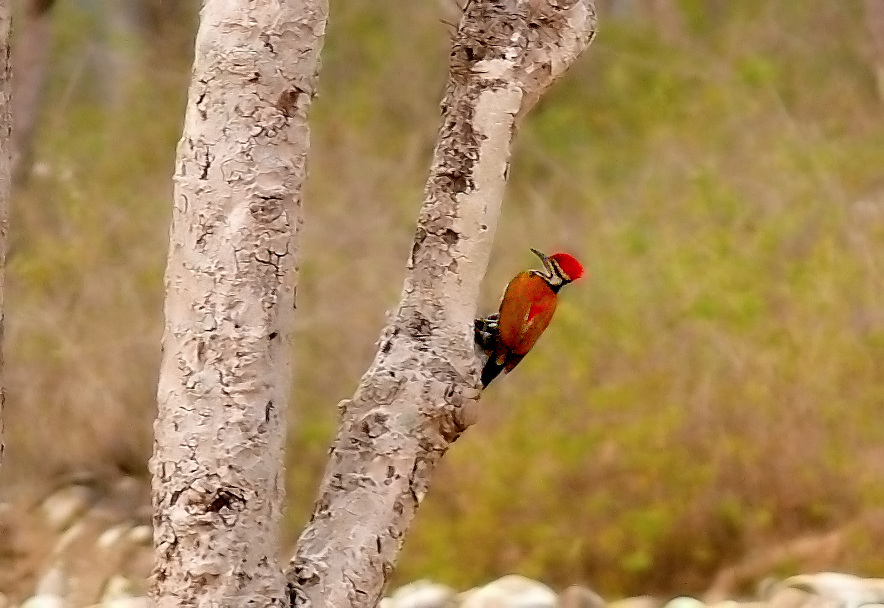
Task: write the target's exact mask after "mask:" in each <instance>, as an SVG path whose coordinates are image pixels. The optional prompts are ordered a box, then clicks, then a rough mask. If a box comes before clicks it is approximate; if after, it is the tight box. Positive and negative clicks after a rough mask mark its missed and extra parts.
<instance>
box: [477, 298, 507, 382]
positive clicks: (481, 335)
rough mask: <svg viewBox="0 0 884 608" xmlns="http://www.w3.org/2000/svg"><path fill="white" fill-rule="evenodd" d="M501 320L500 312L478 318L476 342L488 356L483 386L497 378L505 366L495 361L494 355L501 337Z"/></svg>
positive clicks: (483, 372)
mask: <svg viewBox="0 0 884 608" xmlns="http://www.w3.org/2000/svg"><path fill="white" fill-rule="evenodd" d="M499 321H500V315H499V314H498V313H494V314H493V315H488V316H487V317H484V318H480V319H476V323H475V326H476V344H477V345H478V346H479V348H481V349H482V352H483V353H484V354H485V357H487V360H486V362H485V366H484V367H483V368H482V388H485V387H487V386H488V385H489V384H490V383H491V381H492V380H494V379H495V378H497V376H498V375H499V374H500V372H501V370H503V367H504V366H503V365H502V364H499V363H497V362H496V361H495V356H494V354H495V351H496V350H497V345H498V340H499V339H500V326H499Z"/></svg>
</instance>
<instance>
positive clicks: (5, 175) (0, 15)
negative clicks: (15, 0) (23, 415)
mask: <svg viewBox="0 0 884 608" xmlns="http://www.w3.org/2000/svg"><path fill="white" fill-rule="evenodd" d="M9 32H10V10H9V0H0V464H2V462H3V451H4V444H3V408H4V404H5V401H6V391H5V388H4V387H5V385H4V383H3V327H4V319H3V312H4V310H5V307H4V305H3V304H4V303H3V293H4V289H3V284H4V280H3V279H4V275H5V271H6V231H7V227H8V226H7V217H8V215H9V195H10V191H11V188H12V116H11V103H10V92H11V88H10V87H11V84H10V65H9Z"/></svg>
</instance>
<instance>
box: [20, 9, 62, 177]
mask: <svg viewBox="0 0 884 608" xmlns="http://www.w3.org/2000/svg"><path fill="white" fill-rule="evenodd" d="M54 4H55V0H29V1H28V2H27V10H26V11H25V18H24V20H23V22H22V27H21V28H20V33H19V35H18V36H17V38H16V41H15V47H14V48H13V53H12V61H13V64H14V65H15V78H14V80H13V83H12V85H13V89H14V94H13V97H12V99H13V103H12V117H13V120H14V121H15V129H14V130H13V134H12V135H13V139H12V159H13V160H12V166H13V177H14V180H15V181H16V182H20V181H24V179H25V178H26V177H27V175H28V172H29V170H30V165H31V150H32V143H33V140H34V132H35V130H36V127H37V119H38V117H39V116H40V109H41V107H42V105H43V104H42V100H43V91H44V89H45V88H46V76H47V74H48V72H49V55H50V50H51V47H52V19H51V10H52V7H53V5H54Z"/></svg>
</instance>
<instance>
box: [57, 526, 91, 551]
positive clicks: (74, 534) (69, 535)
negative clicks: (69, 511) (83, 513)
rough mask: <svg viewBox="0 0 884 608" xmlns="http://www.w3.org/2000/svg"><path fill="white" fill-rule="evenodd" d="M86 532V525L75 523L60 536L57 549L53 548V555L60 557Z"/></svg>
mask: <svg viewBox="0 0 884 608" xmlns="http://www.w3.org/2000/svg"><path fill="white" fill-rule="evenodd" d="M85 530H86V525H85V524H84V523H83V522H82V521H78V522H75V523H74V524H73V525H71V526H70V527H69V528H67V529H66V530H65V531H64V532H62V533H61V534H60V535H59V536H58V540H57V541H55V547H53V548H52V553H53V555H55V556H56V557H58V556H59V555H61V554H63V553H64V552H66V551H67V550H68V549H69V548H70V546H71V545H72V544H73V542H74V541H75V540H77V539H78V538H79V537H80V535H81V534H82V533H83V532H84V531H85Z"/></svg>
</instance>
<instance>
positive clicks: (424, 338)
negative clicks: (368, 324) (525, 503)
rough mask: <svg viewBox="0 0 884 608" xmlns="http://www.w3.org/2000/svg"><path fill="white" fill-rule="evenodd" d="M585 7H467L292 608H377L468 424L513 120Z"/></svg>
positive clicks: (540, 88) (558, 57)
mask: <svg viewBox="0 0 884 608" xmlns="http://www.w3.org/2000/svg"><path fill="white" fill-rule="evenodd" d="M594 34H595V10H594V7H593V3H592V2H591V1H589V0H503V1H497V2H492V1H490V0H471V1H470V2H468V3H467V6H466V7H465V12H464V15H463V17H462V19H461V22H460V25H459V28H458V32H457V34H456V36H455V39H454V41H453V48H452V53H451V62H450V67H449V78H448V83H447V87H446V92H445V98H444V100H443V103H442V108H443V119H442V126H441V129H440V132H439V138H438V143H437V145H436V149H435V152H434V160H433V165H432V167H431V170H430V176H429V179H428V180H427V185H426V188H425V192H424V196H425V199H424V204H423V207H422V209H421V212H420V217H419V218H418V226H417V233H416V235H415V239H414V245H413V248H412V251H411V255H410V256H409V259H408V266H407V273H406V278H405V284H404V288H403V292H402V298H401V302H400V305H399V309H398V310H397V312H396V313H395V315H394V316H393V318H392V320H391V321H390V323H389V325H388V326H387V327H386V328H385V330H384V332H383V334H382V336H381V340H380V348H379V350H378V352H377V354H376V356H375V359H374V362H373V363H372V365H371V367H370V368H369V370H368V371H367V372H366V374H365V375H364V376H363V377H362V380H361V382H360V384H359V387H358V388H357V390H356V393H355V395H354V397H353V398H352V399H349V400H345V401H343V402H342V403H341V404H340V409H341V415H342V419H341V424H340V428H339V431H338V435H337V438H336V439H335V442H334V445H333V447H332V451H331V455H330V460H329V464H328V466H327V468H326V471H325V475H324V478H323V481H322V486H321V489H320V496H319V499H318V500H317V502H316V505H315V507H314V510H313V514H312V517H311V520H310V523H309V524H308V526H307V528H306V529H305V530H304V532H303V533H302V535H301V537H300V539H299V541H298V545H297V549H296V555H295V556H294V558H293V559H292V563H291V564H290V567H289V569H288V572H287V578H288V583H289V593H290V596H291V601H292V604H293V605H295V606H312V608H319V607H320V606H337V607H340V606H353V607H369V606H374V605H375V604H376V602H377V601H378V599H379V598H380V596H381V594H382V592H383V589H384V587H385V584H386V581H387V579H388V577H389V575H390V574H391V572H392V570H393V565H394V563H395V561H396V557H397V555H398V553H399V550H400V548H401V545H402V542H403V539H404V537H405V534H406V532H407V530H408V528H409V526H410V524H411V521H412V519H413V517H414V514H415V511H416V509H417V507H418V505H419V503H420V501H421V500H422V499H423V497H424V496H425V494H426V492H427V488H428V485H429V482H430V477H431V475H432V473H433V470H434V468H435V467H436V465H437V463H438V462H439V459H440V458H441V457H442V455H443V454H444V453H445V452H446V450H447V449H448V448H449V446H450V445H451V443H452V442H453V441H455V440H456V439H457V438H458V436H459V435H460V434H461V433H462V432H463V431H464V430H465V429H466V428H467V427H468V426H469V425H470V424H472V423H473V421H474V420H475V418H476V414H477V402H478V399H479V395H480V390H479V369H480V365H479V359H478V357H477V354H476V351H475V348H474V342H473V319H474V317H475V313H476V308H477V301H478V296H479V286H480V283H481V280H482V277H483V276H484V274H485V270H486V267H487V264H488V258H489V255H490V252H491V245H492V239H493V236H494V231H495V228H496V226H497V219H498V216H499V213H500V206H501V201H502V198H503V190H504V186H505V183H506V177H507V171H508V162H509V155H510V146H511V143H512V140H513V136H514V132H515V127H516V123H517V119H518V117H519V116H520V115H522V114H524V113H525V112H526V111H527V110H528V109H529V108H530V107H531V106H532V105H533V104H534V103H535V102H536V101H537V99H539V97H540V95H541V94H542V93H543V92H544V91H545V90H546V88H547V87H549V86H550V85H551V84H552V83H553V81H554V80H555V79H556V78H557V77H558V76H560V75H561V74H562V73H563V72H564V71H565V70H566V69H567V68H568V67H569V66H570V65H571V63H572V62H573V61H574V60H575V59H576V58H577V57H578V56H579V55H580V53H581V52H582V51H583V50H584V49H585V48H586V47H587V46H588V45H589V43H590V41H591V40H592V38H593V36H594Z"/></svg>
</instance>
